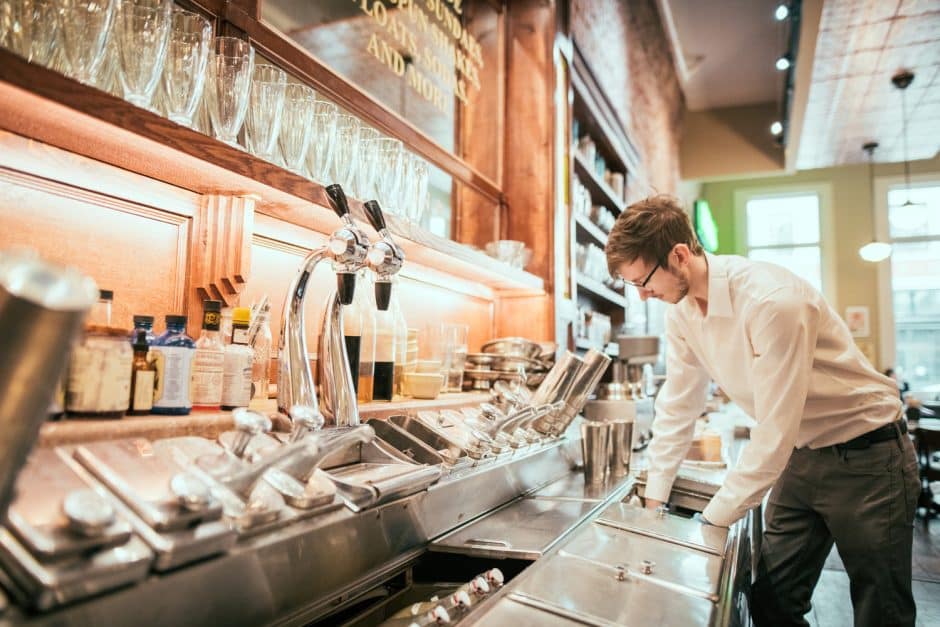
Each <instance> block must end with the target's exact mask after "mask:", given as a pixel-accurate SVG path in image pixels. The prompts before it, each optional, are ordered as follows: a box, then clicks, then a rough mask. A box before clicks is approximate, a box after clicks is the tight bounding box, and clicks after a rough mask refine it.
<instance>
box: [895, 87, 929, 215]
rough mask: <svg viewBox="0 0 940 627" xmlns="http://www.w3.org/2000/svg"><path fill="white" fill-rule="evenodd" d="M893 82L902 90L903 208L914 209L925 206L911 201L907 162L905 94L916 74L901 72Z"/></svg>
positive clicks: (909, 175) (909, 171) (909, 169)
mask: <svg viewBox="0 0 940 627" xmlns="http://www.w3.org/2000/svg"><path fill="white" fill-rule="evenodd" d="M891 82H892V83H893V84H894V86H895V87H897V88H898V89H900V90H901V140H902V141H903V146H904V190H905V191H906V192H907V200H905V201H904V204H902V205H901V206H902V207H912V206H914V205H921V204H923V203H915V202H912V201H911V164H910V162H908V160H907V98H906V97H905V95H904V94H905V93H906V91H907V88H908V86H909V85H910V84H911V83H913V82H914V73H913V72H911V71H909V70H901V71H900V72H898V73H897V74H895V75H894V76H892V77H891Z"/></svg>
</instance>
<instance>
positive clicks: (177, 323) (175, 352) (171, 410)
mask: <svg viewBox="0 0 940 627" xmlns="http://www.w3.org/2000/svg"><path fill="white" fill-rule="evenodd" d="M150 352H151V353H152V354H153V358H154V361H155V364H156V367H157V381H156V391H155V392H154V396H153V410H152V411H153V413H155V414H172V415H177V416H181V415H186V414H188V413H189V412H190V411H191V410H192V408H193V401H192V369H193V357H195V355H196V342H195V341H194V340H193V338H191V337H189V336H188V335H186V316H172V315H170V316H167V317H166V331H164V332H163V334H162V335H160V336H159V337H157V339H156V340H154V342H153V344H152V345H151V347H150Z"/></svg>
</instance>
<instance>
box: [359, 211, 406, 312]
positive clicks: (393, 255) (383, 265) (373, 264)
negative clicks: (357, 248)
mask: <svg viewBox="0 0 940 627" xmlns="http://www.w3.org/2000/svg"><path fill="white" fill-rule="evenodd" d="M363 207H364V208H365V210H366V217H367V218H369V223H370V224H371V225H372V228H374V229H375V230H376V232H377V233H378V234H379V237H380V239H379V240H378V241H377V242H375V243H374V244H372V246H371V248H369V254H368V255H367V256H366V263H367V264H368V265H369V269H371V270H372V271H373V272H375V303H376V305H377V306H378V308H379V309H380V310H382V311H385V310H386V309H388V305H389V301H390V300H391V297H392V277H394V276H395V275H396V274H398V272H399V271H400V270H401V267H402V265H403V264H404V263H405V251H403V250H402V249H401V248H400V247H399V246H398V244H396V243H395V240H393V239H392V234H391V233H389V232H388V228H387V227H386V226H385V216H384V215H383V214H382V208H381V207H380V206H379V202H378V201H377V200H369V201H367V202H366V203H365V204H364V205H363Z"/></svg>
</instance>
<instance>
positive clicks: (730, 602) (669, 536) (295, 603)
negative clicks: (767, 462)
mask: <svg viewBox="0 0 940 627" xmlns="http://www.w3.org/2000/svg"><path fill="white" fill-rule="evenodd" d="M577 446H578V443H577V441H573V440H570V439H561V440H555V441H550V442H547V443H540V444H536V445H533V446H531V447H529V448H527V449H516V450H513V451H510V452H507V453H505V454H500V455H496V456H494V457H488V458H485V459H480V460H476V461H473V462H472V463H470V462H471V460H468V459H463V460H462V461H463V463H459V464H455V465H452V466H446V465H445V466H442V468H443V469H444V474H443V476H442V477H441V479H440V480H439V481H438V482H437V483H435V484H433V485H431V486H430V487H427V488H425V489H423V490H421V491H420V492H417V493H414V494H411V495H409V496H406V497H404V498H399V499H396V500H392V501H390V502H386V503H384V504H380V505H378V506H373V507H370V508H366V509H363V510H362V511H358V512H353V511H351V510H350V509H349V508H345V507H337V506H333V507H329V508H325V509H323V510H317V511H318V512H319V513H317V514H316V515H312V516H310V517H308V518H297V519H295V520H293V521H292V522H291V523H290V524H289V525H281V526H272V527H270V528H269V529H267V530H266V531H264V532H260V533H257V534H243V535H241V537H240V539H239V540H238V542H237V543H236V544H235V545H234V546H233V547H232V548H229V549H228V550H227V551H225V552H224V553H222V554H220V555H217V556H215V557H211V558H208V559H204V560H203V561H199V562H196V563H191V564H189V565H186V566H184V567H181V568H177V569H176V570H170V571H169V572H160V573H159V574H151V575H150V576H148V577H147V578H146V579H144V580H143V581H141V582H140V583H137V584H135V585H132V586H129V587H125V588H122V589H119V590H116V591H112V592H109V593H106V594H103V595H100V596H97V597H95V598H92V599H88V600H85V601H82V602H77V603H73V604H70V605H66V606H65V607H64V608H61V609H58V610H54V611H50V612H47V613H43V614H31V613H28V612H25V611H24V610H23V609H22V608H21V607H20V606H17V605H13V604H11V605H10V606H9V607H8V608H7V609H6V611H5V612H4V611H3V610H2V606H0V626H3V627H6V626H7V625H20V624H23V625H63V626H77V625H91V624H107V625H150V624H159V625H174V626H176V625H205V624H224V625H265V624H276V625H305V624H309V623H311V622H317V621H320V622H319V623H318V624H334V621H336V620H339V619H338V618H334V617H337V616H339V613H340V612H346V613H345V614H343V621H347V622H346V623H345V624H350V625H357V626H360V625H361V626H365V625H375V624H376V623H377V622H379V621H381V620H382V619H383V618H384V617H385V616H387V615H388V614H389V612H390V611H394V610H395V609H397V608H396V607H395V605H394V604H395V603H396V599H397V597H396V594H402V593H401V592H398V593H395V592H389V591H390V590H393V589H394V586H393V585H389V582H392V581H400V580H403V581H405V582H406V583H405V587H406V588H408V587H411V588H412V589H414V588H415V587H414V586H413V585H411V584H412V579H413V573H414V572H416V569H418V568H419V567H420V566H421V564H424V563H427V562H428V561H429V560H432V559H441V560H454V561H453V562H451V564H458V563H460V560H470V561H472V562H473V563H483V564H488V565H489V566H502V565H503V564H507V563H509V562H513V563H516V564H521V565H522V566H525V565H526V564H527V563H528V562H531V565H528V566H527V567H525V568H524V569H523V570H522V571H521V573H520V574H519V575H518V576H516V577H515V578H514V579H512V580H511V581H510V582H509V584H507V585H506V586H505V588H503V589H502V590H501V591H499V592H498V593H497V594H495V595H493V596H491V597H489V598H488V599H486V600H484V601H483V602H482V603H479V604H477V605H476V606H475V607H474V609H473V611H472V612H470V613H469V614H468V615H466V616H464V617H462V620H461V621H460V623H461V624H480V625H503V624H519V625H525V624H533V625H547V624H553V625H554V624H557V625H567V624H589V625H615V624H636V623H643V624H644V625H645V624H648V623H649V622H650V621H651V620H652V621H658V622H660V623H662V624H690V625H691V624H702V625H721V626H724V625H739V624H746V622H747V616H748V613H747V602H746V594H747V591H748V589H749V581H750V579H749V578H750V551H749V544H748V540H749V531H750V530H751V521H750V519H749V520H746V521H742V522H741V523H739V524H738V525H736V526H735V527H733V528H732V529H731V530H730V532H725V531H724V530H717V529H715V528H711V529H709V528H703V527H701V525H699V524H698V523H696V522H693V521H690V520H688V519H685V518H680V517H673V516H671V515H670V516H669V517H668V518H660V519H657V518H656V517H655V516H654V514H653V513H652V512H648V511H646V510H642V509H637V508H635V507H633V506H630V505H629V504H626V503H624V501H625V500H629V498H630V497H631V495H633V494H635V493H636V492H637V491H638V490H642V484H641V483H638V482H637V481H636V480H635V478H634V477H633V476H632V475H631V476H628V477H625V478H621V479H617V480H609V481H608V482H606V483H603V484H600V485H586V484H585V482H584V476H583V474H582V473H581V472H580V471H579V470H574V469H573V468H572V465H573V458H572V453H573V452H574V451H575V450H577ZM715 479H716V477H714V476H712V477H707V478H702V477H698V478H689V477H685V476H683V477H682V478H680V480H679V481H678V482H677V485H676V490H677V491H679V490H685V491H687V492H688V493H689V494H690V495H692V497H694V499H697V501H695V502H699V503H705V502H707V500H708V494H707V493H708V492H709V490H710V491H712V492H713V491H714V489H715V485H714V484H713V483H710V482H709V480H715ZM718 479H720V478H718ZM522 566H519V568H522ZM447 568H450V566H445V567H444V569H445V571H444V572H442V575H443V576H444V577H445V579H442V581H443V580H446V581H454V578H452V577H449V576H448V575H450V574H452V573H449V572H446V569H447ZM382 595H385V597H384V598H380V597H382ZM373 598H374V600H375V602H374V603H372V601H370V599H373ZM0 599H2V597H0ZM370 603H371V605H370ZM361 607H365V608H366V609H364V610H360V609H359V608H361ZM370 608H371V609H370ZM350 616H352V617H351V618H350ZM376 617H378V618H376ZM506 621H510V622H506Z"/></svg>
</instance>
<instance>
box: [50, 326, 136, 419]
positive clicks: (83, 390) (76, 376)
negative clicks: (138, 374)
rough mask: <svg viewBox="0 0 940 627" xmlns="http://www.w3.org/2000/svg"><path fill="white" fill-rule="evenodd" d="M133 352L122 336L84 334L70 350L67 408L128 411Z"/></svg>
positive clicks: (88, 410) (71, 409)
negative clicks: (84, 336)
mask: <svg viewBox="0 0 940 627" xmlns="http://www.w3.org/2000/svg"><path fill="white" fill-rule="evenodd" d="M133 360H134V352H133V351H132V350H131V347H130V344H128V343H127V340H125V339H124V338H108V337H94V336H90V337H86V338H85V339H84V341H82V342H81V343H80V344H78V345H77V346H76V347H75V349H74V350H73V351H72V360H71V363H70V366H69V376H68V383H67V386H66V409H67V410H68V411H71V412H76V413H105V412H116V411H127V407H128V405H129V404H130V395H131V364H132V363H133Z"/></svg>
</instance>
